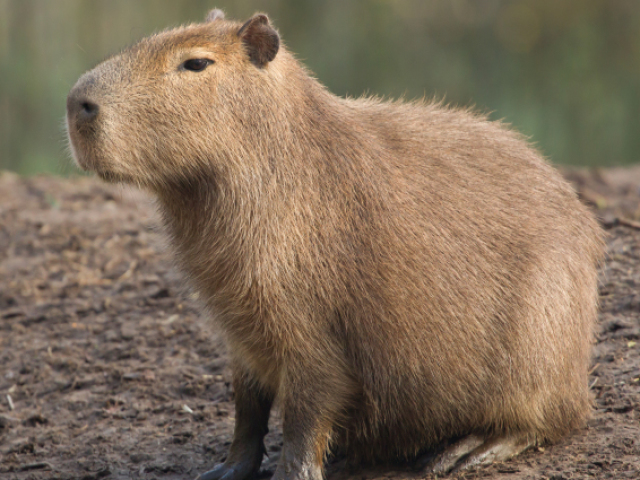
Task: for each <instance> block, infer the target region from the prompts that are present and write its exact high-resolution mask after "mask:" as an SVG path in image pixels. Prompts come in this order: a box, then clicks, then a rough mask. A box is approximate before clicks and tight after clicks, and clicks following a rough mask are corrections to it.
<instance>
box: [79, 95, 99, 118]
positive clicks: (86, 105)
mask: <svg viewBox="0 0 640 480" xmlns="http://www.w3.org/2000/svg"><path fill="white" fill-rule="evenodd" d="M98 111H99V108H98V105H97V104H96V103H93V102H90V101H88V100H85V101H83V102H80V117H81V118H82V119H83V120H91V119H92V118H94V117H96V116H97V115H98Z"/></svg>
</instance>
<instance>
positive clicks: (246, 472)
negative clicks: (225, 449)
mask: <svg viewBox="0 0 640 480" xmlns="http://www.w3.org/2000/svg"><path fill="white" fill-rule="evenodd" d="M233 388H234V390H235V404H236V425H235V431H234V434H233V442H232V443H231V448H230V450H229V455H228V456H227V459H226V460H225V462H224V463H221V464H219V465H216V466H215V467H214V468H213V470H210V471H208V472H205V473H203V474H202V475H200V476H199V477H198V479H197V480H244V479H248V478H253V477H254V476H255V474H256V473H257V472H258V469H259V468H260V464H261V463H262V457H263V455H264V452H265V449H264V436H265V435H266V434H267V431H268V423H269V412H270V410H271V404H272V403H273V395H272V394H271V393H269V392H265V391H264V389H263V388H261V386H260V385H259V384H258V383H257V382H256V381H255V379H254V378H253V377H252V376H251V375H250V374H249V373H248V372H247V371H245V370H244V369H242V368H241V367H239V366H235V365H234V368H233Z"/></svg>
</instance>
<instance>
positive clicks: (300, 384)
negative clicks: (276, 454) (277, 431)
mask: <svg viewBox="0 0 640 480" xmlns="http://www.w3.org/2000/svg"><path fill="white" fill-rule="evenodd" d="M318 363H321V362H318ZM296 367H297V368H296V369H295V370H296V371H289V372H287V374H286V376H285V381H284V383H283V385H282V388H281V392H282V411H283V425H282V433H283V438H284V443H283V447H282V455H281V457H280V461H279V463H278V467H277V469H276V472H275V474H274V476H273V479H272V480H322V471H323V462H324V459H325V455H326V453H327V448H328V446H329V443H330V440H331V434H332V430H333V429H334V427H335V425H336V424H338V423H339V422H340V420H341V419H342V417H343V415H344V413H345V411H346V409H347V407H348V405H349V402H350V401H351V400H352V399H353V395H354V391H355V388H354V386H353V383H352V381H351V380H350V379H349V378H348V377H347V376H345V375H341V373H340V369H339V368H336V369H329V368H327V367H326V365H325V366H324V367H325V368H324V370H323V369H321V368H320V367H319V365H318V364H316V365H313V366H312V365H309V364H307V365H306V366H305V365H303V364H298V365H297V366H296Z"/></svg>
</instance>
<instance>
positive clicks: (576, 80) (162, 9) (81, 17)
mask: <svg viewBox="0 0 640 480" xmlns="http://www.w3.org/2000/svg"><path fill="white" fill-rule="evenodd" d="M212 7H220V8H222V9H223V10H225V11H226V13H227V16H228V17H230V18H236V19H239V20H243V19H245V18H248V17H249V16H250V15H251V14H253V13H254V12H255V11H265V12H267V13H268V14H269V15H270V16H271V18H272V20H273V22H274V23H275V25H276V26H277V28H278V29H279V31H280V33H281V35H282V36H283V39H284V41H285V42H286V43H287V45H288V46H289V48H290V50H292V51H293V52H296V53H297V55H298V57H299V58H300V59H301V60H302V61H303V62H304V63H305V64H306V65H307V66H308V67H309V68H310V69H311V70H312V71H313V72H315V74H316V76H317V77H318V78H319V79H320V81H321V82H323V83H325V84H326V85H327V86H328V87H329V88H330V89H331V90H332V91H333V92H334V93H336V94H338V95H351V96H359V95H361V94H362V93H372V94H379V95H383V96H386V97H399V96H403V97H405V98H416V97H423V96H426V97H433V96H435V97H438V98H442V97H445V98H446V100H447V101H448V102H450V103H453V104H457V105H475V106H476V107H477V108H478V109H480V110H483V111H491V112H492V114H491V115H492V117H493V118H503V119H505V120H506V121H507V122H510V123H512V124H513V125H514V126H515V127H516V128H517V129H518V130H520V131H522V132H523V133H525V134H526V135H528V136H530V137H531V138H532V139H533V141H534V142H536V144H537V145H538V146H539V147H540V149H541V150H542V151H543V152H544V153H545V155H547V156H548V157H549V158H551V159H552V160H553V161H555V162H557V163H568V164H582V165H610V164H625V163H630V162H634V161H636V160H640V88H639V87H640V2H639V1H637V0H560V1H559V0H233V1H232V0H190V1H187V0H184V1H176V0H135V1H132V0H55V1H53V0H0V147H1V149H0V168H3V169H11V170H15V171H18V172H21V173H26V174H30V173H36V172H43V171H49V172H57V173H64V172H68V171H70V170H72V169H73V167H72V166H71V162H70V161H69V155H68V153H67V150H66V136H65V133H64V126H63V125H64V122H63V119H64V111H65V97H66V94H67V92H68V91H69V89H70V88H71V86H72V85H73V83H74V82H75V80H76V79H77V78H78V77H79V76H80V74H82V73H83V71H85V70H87V69H89V68H91V67H92V66H93V65H94V64H95V63H97V62H98V61H100V60H101V59H103V58H105V57H106V56H107V55H109V54H110V53H113V52H115V51H117V50H118V49H120V48H122V47H124V46H126V45H127V44H130V43H133V42H134V41H135V40H136V39H138V38H140V37H142V36H144V35H147V34H149V33H151V32H154V31H157V30H160V29H163V28H165V27H169V26H172V25H176V24H180V23H185V22H190V21H199V20H200V19H202V18H204V15H205V13H206V12H207V11H208V10H209V9H210V8H212Z"/></svg>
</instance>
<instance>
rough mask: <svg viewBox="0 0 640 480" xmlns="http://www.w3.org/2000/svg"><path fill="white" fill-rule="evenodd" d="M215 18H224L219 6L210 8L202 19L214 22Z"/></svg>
mask: <svg viewBox="0 0 640 480" xmlns="http://www.w3.org/2000/svg"><path fill="white" fill-rule="evenodd" d="M216 20H224V12H223V11H222V10H220V9H219V8H214V9H213V10H211V11H210V12H209V13H207V18H205V19H204V21H205V22H215V21H216Z"/></svg>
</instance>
